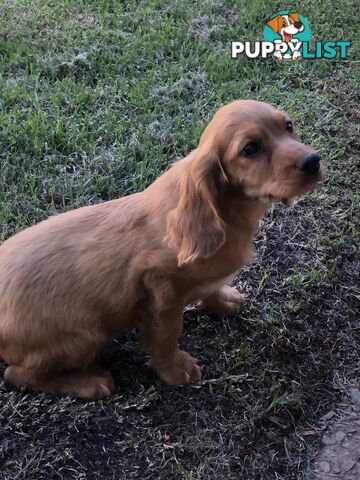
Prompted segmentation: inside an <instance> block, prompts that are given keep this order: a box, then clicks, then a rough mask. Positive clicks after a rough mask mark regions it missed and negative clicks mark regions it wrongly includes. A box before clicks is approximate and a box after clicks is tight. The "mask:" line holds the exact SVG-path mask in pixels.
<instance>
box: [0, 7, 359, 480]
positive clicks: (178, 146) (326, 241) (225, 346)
mask: <svg viewBox="0 0 360 480" xmlns="http://www.w3.org/2000/svg"><path fill="white" fill-rule="evenodd" d="M248 4H251V6H249V5H248ZM293 6H294V7H295V9H296V10H298V12H299V13H301V14H303V15H304V16H305V17H306V18H307V19H308V20H309V22H310V24H311V26H312V31H313V39H315V40H351V41H352V42H353V46H352V48H351V49H350V50H349V60H347V61H343V62H339V61H331V60H316V61H299V62H291V63H288V62H279V61H275V60H273V59H268V60H247V59H245V58H241V59H238V60H231V59H230V42H231V40H241V39H244V40H256V39H258V40H261V36H262V29H263V25H264V22H265V21H266V19H267V18H268V17H269V16H270V15H271V14H273V13H275V12H276V11H277V10H281V9H283V8H284V7H286V5H285V4H282V3H281V2H278V1H276V2H272V5H271V7H269V6H268V2H265V1H263V0H255V1H253V2H245V1H238V2H232V1H224V2H216V1H212V0H208V1H194V2H186V1H185V0H175V1H170V0H168V1H163V0H161V1H160V0H158V1H156V0H148V1H146V2H145V1H140V2H139V1H136V2H135V1H126V2H117V1H110V0H93V1H87V2H83V1H76V2H75V1H74V0H67V1H66V2H52V1H50V0H43V1H40V0H32V1H31V2H29V1H26V0H22V1H20V0H14V1H10V0H5V1H4V2H2V5H1V7H0V18H1V20H0V21H1V32H2V33H1V37H0V58H1V66H0V75H1V89H0V137H1V138H0V165H1V167H0V219H1V220H0V221H1V230H0V240H4V239H5V238H7V237H9V236H10V235H12V234H13V233H15V232H16V231H18V230H20V229H23V228H25V227H26V226H29V225H31V224H33V223H35V222H37V221H40V220H42V219H44V218H45V217H47V216H48V215H51V214H54V213H55V212H61V211H65V210H68V209H72V208H75V207H79V206H82V205H88V204H91V203H96V202H100V201H104V200H109V199H112V198H116V197H118V196H121V195H125V194H129V193H132V192H135V191H138V190H141V189H143V188H144V187H145V186H146V185H148V184H149V183H150V182H151V181H152V180H153V179H154V178H155V177H157V176H158V175H159V174H160V173H161V172H163V171H164V170H165V169H166V168H167V166H168V165H169V164H170V163H171V162H173V161H174V160H176V159H178V158H180V157H182V156H184V155H186V154H187V153H188V152H189V151H190V150H191V149H193V148H194V147H195V146H196V144H197V141H198V139H199V136H200V134H201V132H202V129H203V128H204V126H205V125H206V123H207V122H208V120H209V119H210V118H211V116H212V115H213V113H214V112H215V111H216V110H217V108H218V107H219V106H221V105H223V104H224V103H227V102H230V101H232V100H234V99H236V98H255V99H258V100H264V101H268V102H270V103H272V104H273V105H276V106H279V107H280V108H283V109H285V110H288V111H289V112H290V113H291V114H292V115H293V116H295V118H297V129H298V131H299V132H300V135H301V136H302V137H303V138H304V139H305V140H306V141H307V142H308V143H311V144H313V145H314V146H315V147H316V148H317V149H318V150H319V152H320V153H321V155H322V157H323V159H324V163H325V166H326V169H327V177H326V180H325V182H324V183H322V184H321V185H320V186H318V187H317V188H316V190H315V191H314V192H313V193H311V194H308V195H306V196H304V197H303V198H302V199H301V200H300V202H299V203H298V204H297V205H296V206H294V207H292V208H290V209H286V208H285V207H283V206H281V205H275V206H273V207H272V208H271V209H270V211H269V213H268V214H267V216H266V217H265V218H264V219H263V221H262V222H261V225H260V228H259V230H258V235H257V237H256V242H255V250H256V252H257V255H256V259H255V260H254V261H253V262H252V263H251V265H249V266H248V267H247V268H245V269H244V270H243V272H242V273H241V275H239V277H238V278H237V280H236V285H237V286H238V287H239V289H240V290H241V291H242V292H245V293H247V294H248V301H247V303H246V305H245V306H244V308H243V309H242V311H241V313H240V314H239V315H238V316H237V317H229V318H219V317H216V316H207V315H205V314H203V313H199V312H197V311H195V310H192V309H189V310H188V311H187V312H186V314H185V332H184V336H183V339H182V345H183V347H184V348H186V349H187V351H189V352H190V353H191V354H193V355H194V356H195V357H197V358H198V359H199V361H200V364H201V365H202V368H203V375H204V376H203V381H202V382H201V383H200V384H198V385H193V386H190V387H187V388H169V387H166V386H165V385H163V384H162V383H161V382H160V381H159V380H158V379H157V378H155V377H154V375H153V373H152V372H151V371H150V370H149V369H148V368H147V366H146V358H145V356H144V355H143V354H141V353H139V352H138V351H137V345H136V338H135V334H134V333H133V332H129V333H127V334H126V335H124V336H122V337H120V338H118V339H116V340H114V341H113V342H112V344H111V345H110V346H109V348H107V349H106V351H105V352H104V353H103V355H102V363H103V364H104V365H105V366H107V367H109V368H110V369H111V371H112V373H113V374H114V377H115V379H116V382H117V385H118V393H117V394H116V395H115V396H114V397H112V398H111V399H109V400H107V401H103V402H99V403H93V402H83V401H78V400H74V399H70V398H66V397H63V398H58V397H52V396H47V395H43V394H38V393H32V392H28V391H19V390H17V389H15V388H13V387H11V386H10V385H8V384H5V383H4V381H3V380H2V379H1V380H0V479H1V480H10V479H11V480H13V479H19V480H20V479H23V480H25V479H26V480H29V479H31V480H41V479H46V480H49V479H66V480H67V479H89V480H92V479H116V480H117V479H130V478H138V479H155V478H161V479H187V480H190V479H192V480H195V479H244V480H260V479H265V480H270V479H274V480H275V479H277V480H280V479H283V480H289V479H296V480H299V479H305V478H308V471H309V465H310V462H311V461H312V459H313V457H314V455H315V453H316V451H317V447H318V445H319V439H320V435H319V434H318V433H317V432H318V425H319V420H320V418H321V416H322V415H324V414H326V413H327V412H329V411H330V410H332V409H333V408H334V406H335V405H336V404H337V403H338V402H339V401H340V400H343V399H344V397H346V395H347V385H349V384H351V383H352V382H353V381H354V380H355V379H356V377H358V375H359V368H360V364H359V348H360V341H359V327H360V325H359V309H358V308H359V298H360V293H359V256H358V242H359V238H358V233H359V229H358V223H359V214H360V212H359V190H360V188H359V187H360V176H359V158H358V156H357V154H358V150H357V143H356V142H357V139H358V136H359V130H358V127H359V97H358V95H357V92H358V90H359V75H360V71H359V65H360V64H359V58H358V51H359V50H358V47H359V44H358V43H357V44H356V43H355V42H356V39H357V40H358V38H359V37H358V18H357V16H356V15H355V14H354V12H355V11H356V9H357V6H358V4H357V2H355V0H353V1H352V0H344V1H343V2H341V4H339V5H337V4H336V5H335V3H334V2H330V0H319V1H310V0H304V1H302V2H295V3H293ZM355 60H357V61H355ZM3 368H4V366H3V365H2V369H3Z"/></svg>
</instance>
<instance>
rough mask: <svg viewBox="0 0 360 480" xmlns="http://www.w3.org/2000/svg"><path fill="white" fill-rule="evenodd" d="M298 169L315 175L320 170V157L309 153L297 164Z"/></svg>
mask: <svg viewBox="0 0 360 480" xmlns="http://www.w3.org/2000/svg"><path fill="white" fill-rule="evenodd" d="M296 168H297V169H298V170H300V172H303V173H308V174H310V175H314V174H315V173H317V172H318V171H319V170H320V157H319V155H318V154H317V153H307V154H306V155H303V156H302V157H300V158H299V160H298V161H297V162H296Z"/></svg>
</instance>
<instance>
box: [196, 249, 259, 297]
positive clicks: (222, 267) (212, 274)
mask: <svg viewBox="0 0 360 480" xmlns="http://www.w3.org/2000/svg"><path fill="white" fill-rule="evenodd" d="M251 257H252V252H251V242H246V243H242V244H235V243H230V244H228V243H226V244H225V245H224V247H223V248H222V249H221V250H220V251H219V253H218V254H217V255H216V256H215V257H213V258H211V259H208V260H207V261H205V262H204V263H203V264H202V267H201V268H200V269H199V270H198V272H197V273H198V276H197V279H196V280H195V282H194V284H195V285H196V286H195V287H194V288H193V289H192V291H191V292H190V294H189V296H190V297H191V298H190V302H194V301H196V300H199V299H202V298H205V297H206V296H209V295H211V294H212V293H214V292H216V291H217V290H219V289H220V288H221V287H223V286H224V285H228V284H229V283H230V282H231V281H232V279H233V278H234V277H235V275H237V274H238V273H239V271H240V270H241V268H242V267H243V266H244V265H245V264H246V263H248V262H249V261H250V259H251Z"/></svg>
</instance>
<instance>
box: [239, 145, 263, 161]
mask: <svg viewBox="0 0 360 480" xmlns="http://www.w3.org/2000/svg"><path fill="white" fill-rule="evenodd" d="M259 150H260V144H259V143H257V142H249V143H248V144H247V145H245V147H244V148H243V149H242V152H241V153H242V154H243V155H245V156H246V157H252V156H253V155H256V154H257V153H258V152H259Z"/></svg>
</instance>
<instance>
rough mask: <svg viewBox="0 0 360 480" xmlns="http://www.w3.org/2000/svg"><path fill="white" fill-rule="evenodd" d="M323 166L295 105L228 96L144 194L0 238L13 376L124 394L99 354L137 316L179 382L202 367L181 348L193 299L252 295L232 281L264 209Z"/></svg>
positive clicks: (314, 177)
mask: <svg viewBox="0 0 360 480" xmlns="http://www.w3.org/2000/svg"><path fill="white" fill-rule="evenodd" d="M321 177H322V167H321V164H320V161H319V157H318V155H317V154H316V153H315V152H314V150H313V149H312V148H311V147H308V146H305V145H304V144H303V143H301V142H300V141H299V140H298V138H297V137H296V135H295V133H294V131H293V125H292V121H291V119H290V117H289V116H288V115H287V114H286V113H283V112H280V111H277V110H275V109H274V108H273V107H271V106H270V105H268V104H265V103H261V102H256V101H252V100H243V101H241V100H239V101H236V102H233V103H231V104H229V105H227V106H225V107H223V108H221V109H220V110H219V111H218V112H217V113H216V115H215V116H214V118H213V120H212V121H211V122H210V124H209V125H208V127H207V128H206V129H205V131H204V133H203V135H202V137H201V140H200V144H199V146H198V148H196V149H195V150H194V151H193V152H191V153H190V154H189V155H188V156H187V157H186V158H184V159H183V160H181V161H179V162H177V163H176V164H175V165H173V166H172V167H171V168H170V169H169V170H168V171H167V172H166V173H164V174H163V175H162V176H161V177H160V178H158V179H157V180H156V181H155V182H154V183H153V184H152V185H150V186H149V187H148V188H147V189H146V190H144V191H143V192H141V193H136V194H134V195H130V196H128V197H124V198H121V199H119V200H113V201H110V202H106V203H103V204H101V205H94V206H88V207H84V208H80V209H78V210H74V211H71V212H67V213H64V214H61V215H57V216H54V217H51V218H49V219H48V220H45V221H43V222H41V223H39V224H38V225H35V226H33V227H31V228H28V229H27V230H24V231H22V232H20V233H18V234H17V235H15V236H14V237H12V238H10V239H9V240H7V241H6V242H4V243H3V245H2V246H1V247H0V356H1V357H2V358H3V360H4V361H5V362H6V363H7V364H8V367H7V368H6V370H5V379H6V380H7V381H9V382H11V383H13V384H15V385H26V386H28V387H30V388H32V389H34V390H42V391H44V392H49V393H61V394H70V395H75V396H78V397H83V398H90V399H100V398H104V397H107V396H109V395H111V394H112V393H114V391H115V385H114V381H113V379H112V376H111V374H110V373H109V372H106V371H104V370H102V369H100V368H99V367H97V366H95V361H96V355H97V353H98V352H99V350H100V349H101V348H102V347H103V346H104V345H105V344H106V342H107V341H108V340H109V339H110V338H111V337H113V336H114V335H116V334H118V333H119V332H120V331H122V330H124V329H126V328H131V327H136V328H137V329H138V332H139V336H140V341H141V344H142V347H143V349H144V351H145V352H147V353H148V354H149V355H150V365H151V366H152V368H154V370H155V371H156V372H157V373H158V375H159V376H160V377H161V378H162V379H163V380H165V381H166V382H167V383H169V384H184V383H189V382H193V381H195V380H198V379H199V378H200V368H199V367H198V365H197V363H196V360H195V359H194V358H192V357H191V356H190V355H189V354H187V353H185V352H183V351H181V350H179V348H178V340H179V337H180V335H181V333H182V328H183V309H184V307H185V305H186V304H189V303H192V302H195V301H199V300H202V306H203V307H204V308H207V309H209V310H211V311H214V312H217V313H220V314H221V313H224V314H231V313H234V312H235V311H236V309H237V307H238V306H239V304H240V303H241V302H242V296H241V294H240V293H238V292H237V290H236V289H235V288H231V287H228V286H226V284H227V283H228V282H229V280H230V279H231V278H232V277H233V276H234V275H235V274H236V273H237V272H238V271H239V269H240V268H241V267H242V266H243V265H244V264H245V263H246V262H247V260H248V259H249V255H250V247H251V243H252V240H253V236H254V233H255V230H256V227H257V224H258V221H259V219H260V217H261V216H262V215H263V213H264V212H265V210H266V208H267V206H268V205H269V203H270V202H273V201H280V200H281V201H283V202H284V203H290V202H291V200H292V198H293V197H295V196H297V195H300V194H302V193H304V192H307V191H308V190H310V189H311V188H312V187H314V185H315V184H316V182H317V181H318V180H320V179H321Z"/></svg>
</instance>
